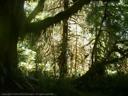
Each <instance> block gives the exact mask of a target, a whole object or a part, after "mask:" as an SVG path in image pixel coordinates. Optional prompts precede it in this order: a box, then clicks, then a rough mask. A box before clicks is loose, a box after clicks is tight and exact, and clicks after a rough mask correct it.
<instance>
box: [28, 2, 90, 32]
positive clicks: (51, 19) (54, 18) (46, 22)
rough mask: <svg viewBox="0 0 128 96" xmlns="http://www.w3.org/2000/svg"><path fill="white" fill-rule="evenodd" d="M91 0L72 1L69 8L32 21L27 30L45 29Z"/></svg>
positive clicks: (37, 30)
mask: <svg viewBox="0 0 128 96" xmlns="http://www.w3.org/2000/svg"><path fill="white" fill-rule="evenodd" d="M90 1H91V0H78V1H77V2H76V3H74V4H73V5H72V6H71V7H70V8H68V9H67V10H65V11H62V12H60V13H58V14H56V15H55V16H52V17H48V18H46V19H44V20H41V21H38V22H33V23H30V24H29V25H28V29H27V32H40V31H41V30H45V29H46V28H48V27H49V26H51V25H53V24H56V23H58V22H60V21H61V20H64V19H66V18H69V17H70V16H71V15H72V14H74V13H76V12H77V11H78V10H81V8H82V7H83V6H84V5H85V4H86V5H87V4H89V3H90Z"/></svg>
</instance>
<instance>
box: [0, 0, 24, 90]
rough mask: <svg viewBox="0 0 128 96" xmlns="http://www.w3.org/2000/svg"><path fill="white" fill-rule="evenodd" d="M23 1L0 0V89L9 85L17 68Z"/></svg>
mask: <svg viewBox="0 0 128 96" xmlns="http://www.w3.org/2000/svg"><path fill="white" fill-rule="evenodd" d="M23 2H24V0H18V1H17V0H1V1H0V12H1V13H0V84H1V85H2V86H1V87H3V88H2V89H4V88H5V89H6V88H7V87H8V86H9V82H11V81H12V80H13V79H14V74H15V73H16V70H17V64H18V59H17V41H18V36H19V35H18V34H19V32H20V31H21V24H22V23H21V22H20V21H22V20H21V19H22V18H23V17H22V16H23V15H22V14H21V12H22V9H23ZM21 8H22V9H21ZM7 85H8V86H7Z"/></svg>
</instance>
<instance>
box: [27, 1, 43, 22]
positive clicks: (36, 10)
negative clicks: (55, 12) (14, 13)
mask: <svg viewBox="0 0 128 96" xmlns="http://www.w3.org/2000/svg"><path fill="white" fill-rule="evenodd" d="M44 2H45V0H39V2H38V5H37V6H36V8H35V9H34V10H33V11H32V12H31V14H30V15H29V16H28V18H27V19H28V22H31V20H32V19H33V18H34V17H35V16H36V15H37V14H38V13H39V12H40V11H42V10H43V8H44Z"/></svg>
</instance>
